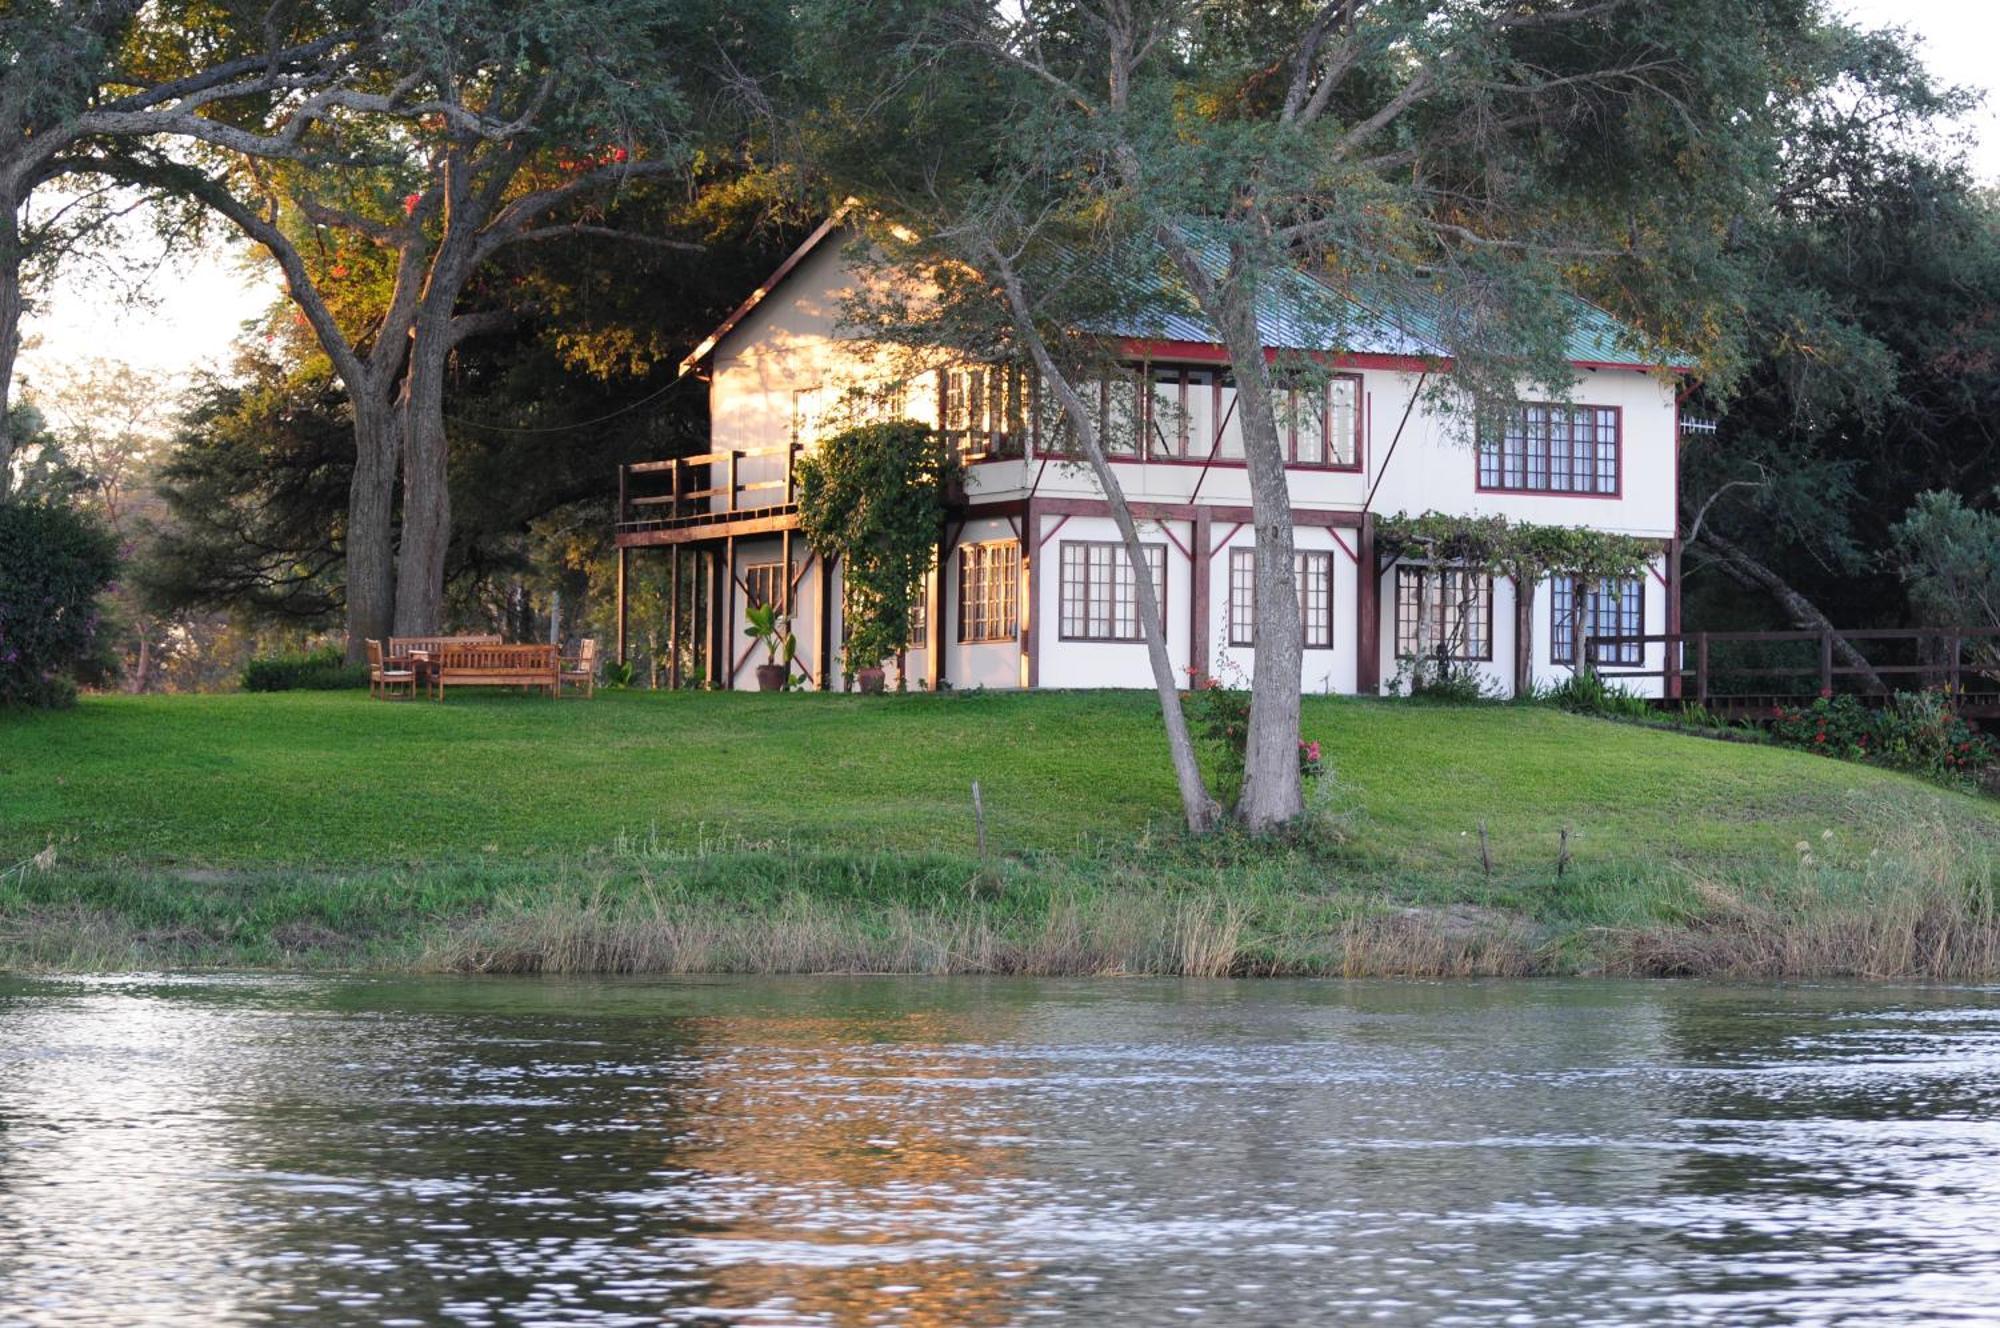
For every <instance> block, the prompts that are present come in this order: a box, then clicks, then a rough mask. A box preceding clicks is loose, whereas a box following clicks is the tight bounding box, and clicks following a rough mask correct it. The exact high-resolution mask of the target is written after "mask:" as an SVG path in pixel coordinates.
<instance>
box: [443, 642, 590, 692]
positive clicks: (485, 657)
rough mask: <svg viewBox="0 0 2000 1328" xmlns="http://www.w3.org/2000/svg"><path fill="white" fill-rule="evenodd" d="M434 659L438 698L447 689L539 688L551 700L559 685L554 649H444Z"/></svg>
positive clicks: (560, 678)
mask: <svg viewBox="0 0 2000 1328" xmlns="http://www.w3.org/2000/svg"><path fill="white" fill-rule="evenodd" d="M434 658H435V660H436V678H437V698H438V700H440V701H442V700H444V692H445V688H447V687H538V688H546V689H547V691H548V694H549V695H550V697H554V696H555V695H556V694H557V691H558V689H559V688H560V687H561V686H562V674H561V672H560V666H559V664H558V662H557V658H556V648H555V647H554V646H456V645H454V646H446V647H445V648H444V649H443V650H441V651H439V652H438V654H437V655H436V656H435V657H434Z"/></svg>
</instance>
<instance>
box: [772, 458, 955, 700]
mask: <svg viewBox="0 0 2000 1328" xmlns="http://www.w3.org/2000/svg"><path fill="white" fill-rule="evenodd" d="M798 475H799V529H800V530H801V531H802V532H803V533H804V534H805V537H806V540H807V542H808V543H810V544H811V545H812V547H813V548H815V549H817V550H818V551H819V553H820V556H821V557H823V558H824V557H837V558H839V559H840V564H841V574H842V576H843V577H844V578H845V583H846V589H847V605H848V609H847V619H846V626H847V633H846V637H847V639H846V647H845V649H846V656H845V658H846V664H847V668H848V670H849V671H850V672H858V671H859V670H861V669H864V668H870V667H872V666H874V665H876V664H879V663H880V662H881V661H883V660H885V659H888V658H890V657H891V656H892V655H895V654H896V653H897V652H898V651H900V650H902V649H903V648H904V647H905V646H906V645H907V644H908V642H909V640H910V634H911V627H910V624H911V618H910V608H911V605H912V603H913V602H914V600H915V597H916V596H917V595H919V594H921V593H922V589H923V584H924V578H925V576H926V575H927V574H928V573H929V571H930V568H931V564H932V563H933V562H934V561H935V560H936V557H937V544H938V533H939V531H940V530H941V529H942V523H943V520H944V512H945V503H946V500H947V497H948V495H949V494H950V493H951V492H952V491H953V490H954V489H955V488H956V486H957V484H958V483H959V475H960V467H959V461H958V456H957V454H956V453H955V452H954V451H953V450H952V448H951V446H950V444H949V443H948V442H947V441H946V440H945V439H944V438H943V437H942V436H941V435H939V434H938V433H937V431H936V430H934V429H931V428H928V427H927V426H925V425H922V424H918V423H916V422H914V421H911V420H901V421H897V422H894V423H888V424H863V425H859V426H857V427H855V428H852V429H847V430H845V431H843V432H841V433H837V434H834V435H833V436H831V437H829V438H827V439H825V440H824V441H823V442H821V443H820V444H819V446H818V447H817V448H815V449H814V450H813V451H811V452H809V453H807V454H806V455H805V456H803V457H801V458H800V459H799V467H798Z"/></svg>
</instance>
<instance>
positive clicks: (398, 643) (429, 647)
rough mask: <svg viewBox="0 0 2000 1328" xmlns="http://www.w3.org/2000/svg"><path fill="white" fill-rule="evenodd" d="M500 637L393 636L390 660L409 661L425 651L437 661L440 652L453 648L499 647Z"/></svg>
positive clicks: (390, 646)
mask: <svg viewBox="0 0 2000 1328" xmlns="http://www.w3.org/2000/svg"><path fill="white" fill-rule="evenodd" d="M499 644H500V638H499V637H498V636H392V637H390V638H389V658H390V659H392V660H393V659H408V658H409V657H410V655H411V654H412V653H413V652H415V651H419V650H421V651H423V652H424V653H425V654H426V655H429V656H430V657H431V658H432V659H436V658H437V656H438V653H439V652H440V651H444V650H448V649H450V648H451V647H452V646H497V645H499Z"/></svg>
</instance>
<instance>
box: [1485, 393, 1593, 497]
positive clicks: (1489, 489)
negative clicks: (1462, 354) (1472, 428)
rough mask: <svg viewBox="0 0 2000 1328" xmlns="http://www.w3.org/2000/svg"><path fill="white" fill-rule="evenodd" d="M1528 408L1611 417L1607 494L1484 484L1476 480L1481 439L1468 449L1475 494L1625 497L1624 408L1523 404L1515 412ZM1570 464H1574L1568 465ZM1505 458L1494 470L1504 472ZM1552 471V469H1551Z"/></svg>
mask: <svg viewBox="0 0 2000 1328" xmlns="http://www.w3.org/2000/svg"><path fill="white" fill-rule="evenodd" d="M1530 406H1542V407H1546V408H1548V409H1551V410H1577V411H1582V410H1608V411H1610V412H1611V417H1612V433H1611V438H1612V443H1611V456H1612V467H1613V476H1612V481H1611V489H1610V491H1609V492H1606V491H1604V490H1600V489H1547V488H1543V489H1534V488H1525V487H1521V486H1517V485H1511V484H1488V483H1486V482H1485V481H1484V480H1483V479H1482V478H1480V475H1481V472H1482V471H1483V470H1484V469H1485V464H1486V457H1485V452H1486V444H1485V442H1484V440H1481V441H1480V442H1478V443H1476V444H1474V446H1473V449H1472V484H1473V489H1474V491H1475V492H1478V493H1512V494H1522V495H1526V496H1529V497H1534V498H1608V499H1618V498H1623V497H1624V496H1625V408H1624V407H1623V406H1607V405H1602V404H1599V403H1597V402H1591V401H1524V402H1522V403H1520V406H1519V407H1518V408H1519V409H1521V410H1523V411H1525V410H1527V409H1528V408H1529V407H1530ZM1572 464H1574V463H1573V462H1572ZM1506 468H1507V467H1506V456H1505V453H1504V452H1503V453H1502V455H1501V460H1500V463H1499V465H1498V466H1497V467H1496V469H1497V470H1498V471H1499V473H1501V474H1505V473H1506ZM1551 470H1553V466H1551Z"/></svg>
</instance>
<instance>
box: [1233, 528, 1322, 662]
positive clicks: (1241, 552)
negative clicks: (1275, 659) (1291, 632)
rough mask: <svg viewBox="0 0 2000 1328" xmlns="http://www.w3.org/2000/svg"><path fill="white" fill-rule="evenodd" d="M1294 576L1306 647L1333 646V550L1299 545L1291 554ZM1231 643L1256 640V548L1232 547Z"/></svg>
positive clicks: (1252, 645)
mask: <svg viewBox="0 0 2000 1328" xmlns="http://www.w3.org/2000/svg"><path fill="white" fill-rule="evenodd" d="M1292 579H1293V581H1295V582H1296V583H1297V585H1298V590H1299V633H1300V639H1301V641H1302V642H1303V644H1304V645H1305V648H1306V649H1307V650H1331V649H1332V648H1333V551H1332V550H1330V549H1299V550H1296V551H1295V552H1294V553H1293V554H1292ZM1229 644H1230V645H1232V646H1248V647H1252V648H1254V647H1255V646H1256V644H1257V551H1256V550H1255V549H1240V548H1239V549H1231V550H1230V551H1229Z"/></svg>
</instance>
